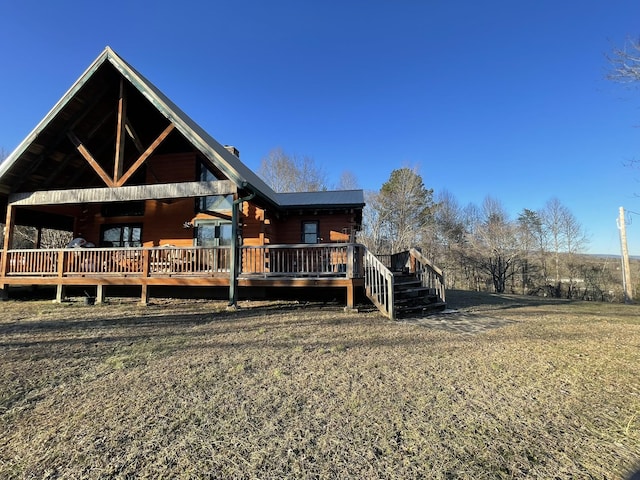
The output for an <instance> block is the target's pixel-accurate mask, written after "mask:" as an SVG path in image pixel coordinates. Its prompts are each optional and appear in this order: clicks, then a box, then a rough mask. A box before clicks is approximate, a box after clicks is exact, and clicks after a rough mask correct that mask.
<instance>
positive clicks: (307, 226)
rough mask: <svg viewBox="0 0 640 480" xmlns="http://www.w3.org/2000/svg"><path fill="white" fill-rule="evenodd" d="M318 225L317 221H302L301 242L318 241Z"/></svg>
mask: <svg viewBox="0 0 640 480" xmlns="http://www.w3.org/2000/svg"><path fill="white" fill-rule="evenodd" d="M319 241H320V226H319V224H318V222H302V243H318V242H319Z"/></svg>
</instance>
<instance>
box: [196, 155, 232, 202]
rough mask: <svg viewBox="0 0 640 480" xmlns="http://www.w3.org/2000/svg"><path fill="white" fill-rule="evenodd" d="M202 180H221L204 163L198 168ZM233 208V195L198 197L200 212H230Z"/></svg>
mask: <svg viewBox="0 0 640 480" xmlns="http://www.w3.org/2000/svg"><path fill="white" fill-rule="evenodd" d="M198 178H199V179H200V181H201V182H215V181H216V180H219V178H218V177H216V176H215V174H214V173H213V172H212V171H211V170H209V169H208V168H207V167H206V166H204V165H203V164H202V163H201V164H200V166H199V169H198ZM232 208H233V195H211V196H208V197H199V198H198V199H196V210H197V211H200V212H207V211H209V212H228V211H231V209H232Z"/></svg>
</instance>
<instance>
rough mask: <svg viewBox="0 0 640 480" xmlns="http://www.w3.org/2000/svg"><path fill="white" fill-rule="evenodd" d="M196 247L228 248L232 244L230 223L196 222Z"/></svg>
mask: <svg viewBox="0 0 640 480" xmlns="http://www.w3.org/2000/svg"><path fill="white" fill-rule="evenodd" d="M195 240H196V245H198V246H201V247H228V246H231V244H232V238H231V223H230V222H220V221H206V220H205V221H202V220H201V221H196V239H195Z"/></svg>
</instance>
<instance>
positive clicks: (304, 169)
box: [258, 147, 327, 192]
mask: <svg viewBox="0 0 640 480" xmlns="http://www.w3.org/2000/svg"><path fill="white" fill-rule="evenodd" d="M258 174H259V175H260V176H261V177H262V179H263V180H264V181H265V182H266V183H267V184H268V185H269V186H270V187H271V188H273V189H274V190H275V191H276V192H317V191H321V190H326V184H327V182H326V175H325V173H324V172H323V171H322V169H321V168H319V167H318V166H316V164H315V162H314V160H313V158H311V157H307V156H304V157H298V156H296V155H289V154H288V153H286V152H285V151H284V150H282V148H280V147H278V148H275V149H273V150H271V151H270V152H269V154H268V155H267V156H266V157H265V158H263V159H262V162H261V164H260V168H259V169H258Z"/></svg>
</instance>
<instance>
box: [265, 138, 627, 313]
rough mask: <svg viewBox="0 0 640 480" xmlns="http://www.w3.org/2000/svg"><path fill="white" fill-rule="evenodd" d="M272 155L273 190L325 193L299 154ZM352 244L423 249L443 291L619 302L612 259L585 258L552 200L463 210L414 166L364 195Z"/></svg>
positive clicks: (572, 225) (584, 238)
mask: <svg viewBox="0 0 640 480" xmlns="http://www.w3.org/2000/svg"><path fill="white" fill-rule="evenodd" d="M274 152H275V153H274ZM274 152H272V153H271V154H270V155H268V156H267V157H265V159H263V161H262V164H261V168H260V170H259V173H260V174H261V175H262V176H263V178H264V179H265V181H266V182H267V183H269V184H270V185H271V186H272V187H273V188H274V189H275V190H276V191H302V190H303V189H311V190H314V189H316V190H319V189H326V187H324V188H318V187H319V186H320V184H318V183H316V184H315V188H309V187H310V185H309V182H307V181H306V180H305V177H306V175H307V174H308V172H309V171H311V172H312V174H311V175H309V177H308V178H312V179H317V178H326V177H323V175H322V174H320V173H319V172H318V171H315V172H314V169H316V168H317V167H316V166H315V164H314V163H313V160H312V159H310V158H308V157H305V160H304V162H303V164H304V168H301V166H300V165H301V163H300V160H299V159H297V157H291V156H289V155H287V154H286V153H285V152H283V151H282V150H281V149H277V150H276V151H274ZM274 178H277V182H276V181H275V180H274ZM341 178H344V174H343V177H341ZM349 178H350V185H357V181H356V180H355V179H354V178H353V176H352V174H349ZM284 185H286V186H287V187H283V186H284ZM324 185H326V181H325V182H324V183H322V186H324ZM312 187H313V185H312ZM337 187H338V188H337V189H341V188H342V187H341V186H340V184H338V186H337ZM358 241H359V242H360V243H362V244H364V245H365V246H366V247H367V248H368V249H369V250H371V251H372V252H374V253H378V254H392V253H399V252H403V251H406V250H408V249H409V248H412V247H417V248H419V249H421V251H422V253H423V255H425V256H427V258H429V260H430V261H432V262H433V263H434V264H435V265H437V266H438V267H440V268H443V269H444V271H445V274H446V281H447V287H448V288H459V289H472V290H488V291H493V292H496V293H505V292H507V293H520V294H528V295H544V296H551V297H558V298H580V299H585V300H597V301H616V300H619V299H621V298H622V291H621V288H622V287H621V281H620V271H619V262H618V260H617V259H616V258H614V257H597V256H593V255H587V254H585V253H584V252H585V248H586V246H587V245H588V235H587V232H586V231H585V230H584V228H583V226H582V225H581V224H580V222H579V221H578V219H577V218H576V217H575V216H574V215H573V213H572V212H571V211H570V209H569V208H568V207H567V206H565V205H563V204H562V202H561V201H560V200H559V199H557V198H551V199H549V200H548V201H547V202H546V203H545V204H544V206H543V207H542V208H540V209H537V210H536V209H530V208H524V209H523V210H522V211H521V212H520V213H519V214H518V215H517V218H510V216H509V214H508V212H507V210H506V208H505V207H504V205H503V204H502V203H501V202H500V200H498V199H497V198H494V197H491V196H487V197H486V198H485V199H484V201H483V202H482V204H481V205H475V204H469V205H466V206H461V205H460V204H459V203H458V201H457V200H456V198H455V196H454V195H453V194H452V193H451V192H449V191H446V190H445V191H442V192H439V193H437V194H434V191H433V189H429V188H427V187H426V186H425V185H424V181H423V179H422V177H421V175H420V174H419V173H418V171H417V169H415V168H410V167H403V168H399V169H396V170H393V171H392V172H391V174H390V176H389V179H388V180H387V181H386V182H385V183H384V184H383V185H382V187H381V188H380V190H379V191H369V192H366V207H365V210H364V213H363V229H362V231H361V232H360V234H359V237H358ZM635 268H636V269H639V266H638V262H636V264H635ZM632 278H638V275H632Z"/></svg>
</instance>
